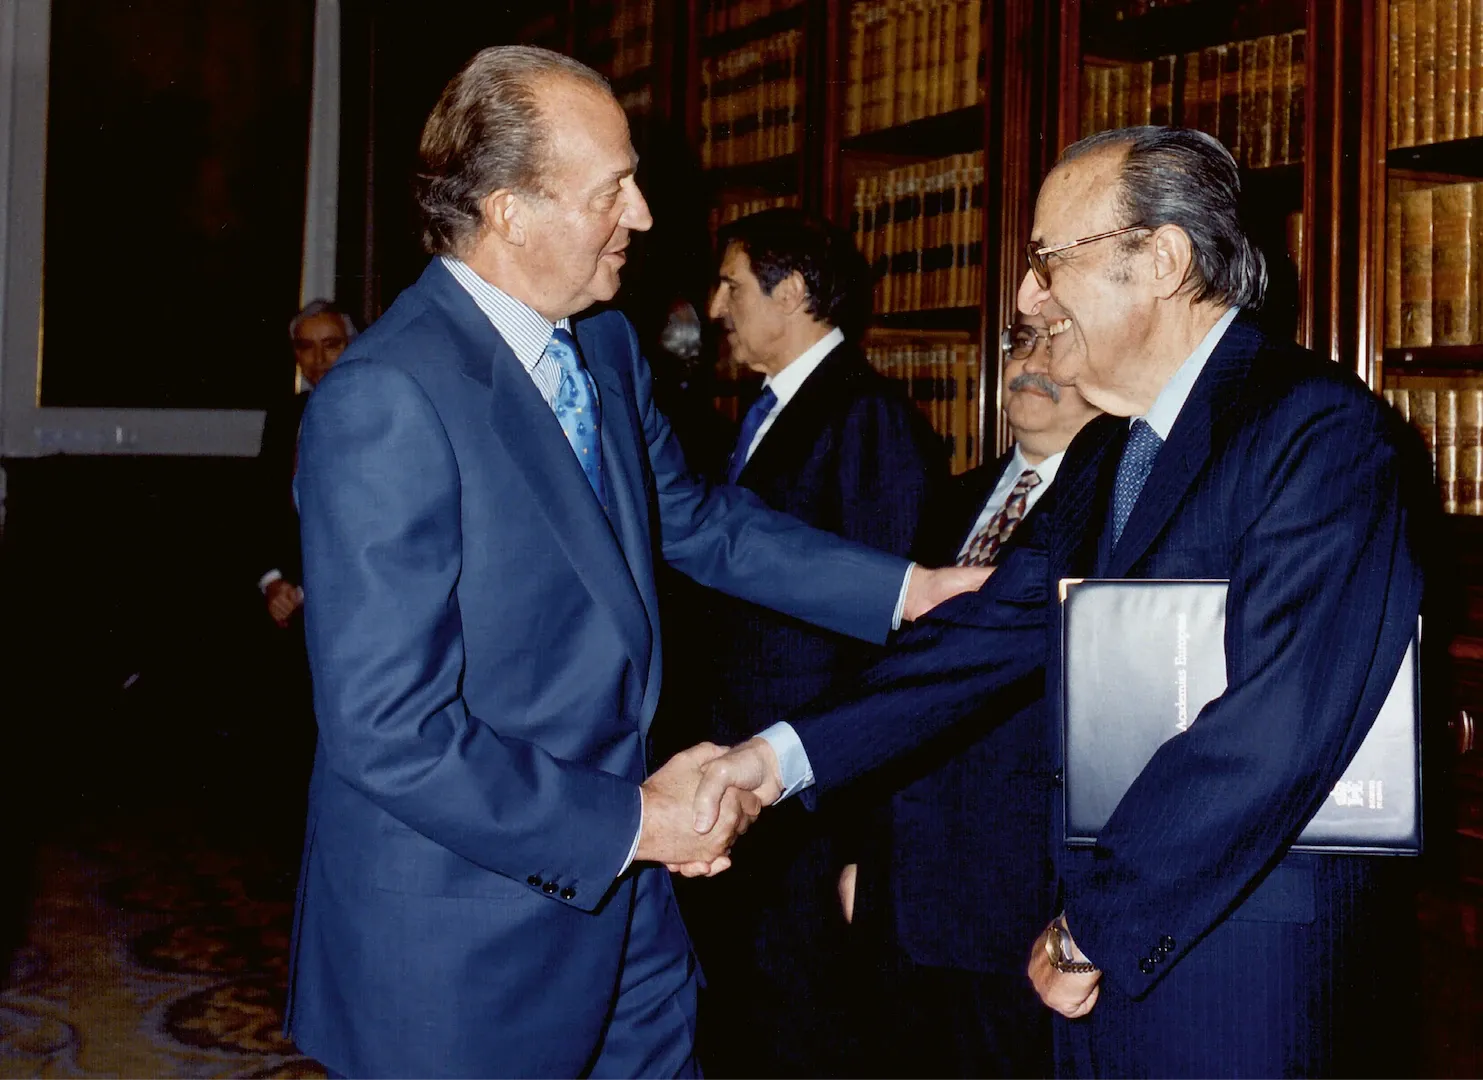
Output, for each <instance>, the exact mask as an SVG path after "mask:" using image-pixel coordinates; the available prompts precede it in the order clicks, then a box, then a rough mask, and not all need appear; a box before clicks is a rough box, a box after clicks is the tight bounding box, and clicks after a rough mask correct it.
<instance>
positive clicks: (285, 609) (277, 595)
mask: <svg viewBox="0 0 1483 1080" xmlns="http://www.w3.org/2000/svg"><path fill="white" fill-rule="evenodd" d="M263 598H264V599H266V600H267V601H268V614H269V615H271V616H272V617H273V621H274V622H275V623H277V624H278V625H279V626H282V627H287V626H288V621H289V620H290V619H292V618H293V616H294V612H296V611H298V610H299V608H301V607H303V606H304V590H303V589H301V588H299V587H298V586H297V585H295V584H293V583H292V582H289V581H285V580H283V578H279V579H278V580H277V581H270V582H268V587H267V588H266V589H264V590H263Z"/></svg>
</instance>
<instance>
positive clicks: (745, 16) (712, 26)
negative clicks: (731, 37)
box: [700, 0, 804, 37]
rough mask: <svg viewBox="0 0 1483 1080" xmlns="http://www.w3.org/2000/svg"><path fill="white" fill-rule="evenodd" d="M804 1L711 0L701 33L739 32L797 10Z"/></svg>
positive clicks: (709, 34)
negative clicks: (772, 17)
mask: <svg viewBox="0 0 1483 1080" xmlns="http://www.w3.org/2000/svg"><path fill="white" fill-rule="evenodd" d="M803 2H804V0H710V2H709V3H707V4H706V5H705V11H704V13H703V14H702V16H701V23H700V26H701V32H702V33H704V34H705V36H706V37H711V36H712V35H714V34H722V33H725V32H726V31H727V30H739V29H741V28H742V27H743V26H747V25H749V24H751V23H754V22H757V21H759V20H761V19H765V18H767V17H768V16H769V15H776V14H777V13H778V12H780V11H787V10H788V9H789V8H796V7H799V6H801V5H802V4H803Z"/></svg>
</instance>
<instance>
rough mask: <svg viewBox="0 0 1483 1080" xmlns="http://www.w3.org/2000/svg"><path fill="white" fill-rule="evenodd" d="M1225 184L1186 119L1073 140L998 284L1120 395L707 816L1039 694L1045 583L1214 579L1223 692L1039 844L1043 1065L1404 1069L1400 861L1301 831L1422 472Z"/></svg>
mask: <svg viewBox="0 0 1483 1080" xmlns="http://www.w3.org/2000/svg"><path fill="white" fill-rule="evenodd" d="M1239 184H1240V182H1239V179H1238V175H1237V171H1236V166H1235V163H1234V162H1233V161H1232V160H1231V157H1230V155H1229V154H1228V153H1227V152H1226V151H1225V149H1224V148H1222V147H1221V146H1220V145H1219V143H1217V142H1216V141H1215V140H1214V139H1212V138H1210V137H1209V136H1207V135H1203V134H1201V133H1199V132H1195V131H1187V130H1181V129H1168V128H1132V129H1126V130H1118V131H1111V132H1106V133H1103V134H1100V135H1096V136H1092V137H1090V138H1088V139H1084V140H1082V141H1081V142H1079V143H1077V144H1075V145H1073V146H1072V147H1070V148H1069V149H1068V150H1067V151H1066V152H1065V153H1064V154H1063V155H1062V158H1061V160H1060V163H1059V164H1058V165H1057V167H1056V168H1055V169H1054V170H1053V171H1052V172H1051V174H1050V175H1049V176H1048V177H1047V179H1046V182H1045V185H1044V187H1043V189H1042V191H1041V193H1040V197H1039V200H1038V202H1037V205H1036V216H1035V233H1034V235H1035V237H1036V239H1035V240H1034V241H1033V242H1032V244H1031V245H1030V248H1029V250H1028V255H1029V260H1030V265H1031V270H1030V273H1028V274H1027V275H1026V277H1025V279H1024V281H1023V283H1022V285H1021V288H1020V293H1019V300H1018V302H1019V306H1020V308H1021V309H1022V310H1024V311H1027V312H1031V313H1039V314H1041V315H1043V316H1044V317H1045V318H1046V320H1047V322H1048V326H1049V332H1050V334H1051V342H1050V350H1049V355H1048V360H1047V365H1046V366H1047V369H1048V372H1049V374H1050V375H1051V377H1052V378H1054V379H1055V380H1056V381H1057V382H1059V383H1062V384H1064V385H1074V386H1075V387H1076V388H1077V389H1078V390H1080V391H1081V393H1082V395H1083V396H1084V397H1085V398H1086V399H1087V401H1088V402H1090V403H1091V404H1093V405H1096V406H1098V407H1100V408H1101V409H1102V410H1103V411H1104V412H1106V413H1108V414H1109V415H1107V416H1105V417H1102V418H1099V419H1096V420H1093V421H1092V422H1091V423H1090V424H1088V425H1087V426H1086V427H1085V428H1084V429H1083V430H1082V432H1081V434H1080V435H1079V436H1077V438H1076V440H1075V441H1074V442H1073V443H1072V445H1071V447H1070V449H1069V450H1068V451H1067V454H1066V458H1065V461H1064V462H1063V463H1062V466H1061V470H1060V474H1059V475H1058V477H1057V479H1056V483H1055V486H1054V487H1053V488H1052V490H1051V492H1050V493H1049V494H1048V495H1047V503H1046V505H1045V506H1044V507H1042V513H1041V515H1039V520H1038V521H1036V522H1032V523H1031V525H1030V526H1029V527H1028V530H1029V531H1028V535H1026V536H1025V537H1024V538H1023V540H1022V542H1021V543H1019V544H1017V545H1016V547H1015V550H1014V551H1012V552H1010V553H1009V554H1008V556H1007V557H1006V558H1005V559H1004V560H1003V562H1001V563H1000V564H999V566H998V567H997V568H996V570H995V572H994V575H993V577H991V578H990V580H989V583H988V584H987V585H986V586H985V587H984V588H983V589H982V590H980V591H979V592H978V593H977V594H976V595H974V596H972V597H964V598H962V599H960V600H957V601H954V602H953V603H950V604H947V605H945V606H944V607H943V608H942V609H941V610H940V611H939V612H937V613H935V614H934V616H933V617H932V618H931V619H929V620H927V621H926V622H924V623H923V624H920V625H918V626H915V627H913V628H912V629H911V630H910V631H908V632H907V633H905V634H903V636H902V640H901V641H900V643H899V645H898V647H897V648H896V649H895V650H894V651H893V653H892V654H891V655H890V656H889V657H888V658H887V659H885V660H883V661H881V662H880V663H879V664H878V665H876V666H875V667H874V668H873V669H872V670H871V671H869V672H867V673H866V674H865V676H864V677H863V678H862V679H861V680H859V684H858V687H854V688H850V689H849V690H847V691H842V692H840V693H839V694H838V695H836V696H834V697H832V698H831V699H830V700H829V701H826V702H821V703H819V704H818V705H817V706H811V707H810V708H809V709H808V710H806V712H805V713H804V714H802V715H800V716H798V717H796V718H795V719H794V721H793V723H792V725H791V726H787V725H780V726H778V727H776V728H774V729H771V730H769V731H768V732H766V733H764V734H765V738H763V739H757V740H753V741H751V742H749V743H747V744H745V746H744V747H743V748H740V749H739V751H738V752H737V753H735V754H734V755H732V756H728V757H723V758H721V759H718V760H717V761H716V762H714V763H712V764H711V765H710V766H709V767H708V771H707V779H706V781H705V783H704V784H703V786H702V788H701V790H700V793H699V795H700V798H699V801H698V807H699V810H700V818H699V820H698V821H697V827H703V826H704V825H705V824H706V823H707V821H708V819H709V816H710V814H709V810H710V807H711V805H712V804H713V802H714V799H715V797H716V795H717V794H718V793H719V790H720V788H721V787H722V785H725V784H731V783H735V784H740V785H742V786H745V787H748V788H753V789H756V790H758V791H759V792H760V793H761V794H763V797H764V801H768V800H770V799H772V798H776V797H778V795H779V794H780V793H782V792H787V791H790V790H800V789H802V788H804V787H806V786H811V787H812V788H813V789H814V790H815V791H816V792H827V791H831V790H833V789H835V788H838V787H840V786H841V785H844V784H846V783H848V782H849V781H850V780H852V779H854V778H856V777H859V776H861V775H864V774H866V773H869V772H872V771H873V770H875V769H877V768H879V767H880V766H882V765H884V764H886V763H887V762H890V761H891V760H892V759H894V758H896V757H899V756H901V755H903V754H905V753H907V752H909V751H910V750H912V749H914V748H915V747H917V746H920V745H922V744H924V743H926V742H928V741H929V740H930V739H932V738H934V737H936V736H938V735H941V734H943V733H945V732H947V731H949V730H950V729H951V728H953V726H954V725H955V724H957V723H959V722H961V721H964V720H968V719H971V718H972V717H974V716H983V715H986V714H985V713H983V712H982V707H983V705H984V704H985V703H989V702H1003V701H1005V700H1010V699H1013V698H1015V697H1017V696H1019V697H1033V696H1036V695H1039V694H1041V693H1044V692H1046V691H1047V690H1048V692H1049V698H1048V700H1049V705H1050V708H1051V709H1052V710H1053V711H1052V714H1051V715H1057V712H1056V711H1055V710H1057V709H1058V703H1057V700H1056V695H1057V687H1058V685H1059V652H1058V650H1059V644H1058V643H1059V634H1058V631H1059V607H1058V605H1057V602H1056V585H1057V582H1058V581H1059V580H1060V579H1062V578H1067V577H1088V576H1096V577H1113V578H1118V577H1128V578H1225V579H1228V580H1229V581H1230V589H1229V593H1228V600H1227V606H1226V620H1225V626H1226V667H1227V680H1228V689H1227V690H1226V692H1225V693H1224V694H1222V695H1221V696H1220V697H1219V698H1217V699H1216V700H1215V701H1213V702H1211V703H1210V704H1209V705H1208V706H1206V708H1205V709H1203V710H1202V711H1201V713H1200V715H1199V717H1198V718H1197V719H1196V720H1195V721H1194V722H1193V723H1192V724H1191V725H1190V727H1189V729H1188V730H1187V731H1185V732H1184V733H1182V734H1180V735H1177V736H1176V737H1174V738H1172V739H1170V740H1168V741H1167V742H1166V743H1164V745H1163V746H1162V747H1161V748H1160V749H1159V751H1158V752H1157V753H1156V754H1155V755H1154V757H1153V759H1152V760H1151V761H1150V762H1149V764H1148V766H1147V767H1146V768H1145V769H1144V771H1143V772H1142V774H1141V775H1140V776H1139V777H1138V779H1137V780H1136V782H1135V783H1134V784H1133V786H1132V788H1131V789H1130V790H1129V791H1128V793H1127V795H1126V796H1125V797H1124V799H1123V800H1122V802H1121V804H1120V805H1119V806H1118V807H1117V809H1116V811H1115V812H1114V814H1113V815H1112V817H1111V819H1110V820H1109V821H1108V823H1107V825H1106V826H1105V828H1104V829H1103V830H1102V832H1101V834H1100V835H1099V837H1098V841H1097V845H1096V847H1095V848H1094V849H1091V850H1085V851H1081V850H1079V851H1077V852H1075V853H1072V852H1067V851H1060V852H1059V866H1058V871H1059V880H1060V905H1059V906H1060V910H1061V912H1062V914H1061V916H1060V917H1059V918H1057V919H1056V920H1055V922H1054V923H1052V925H1051V926H1048V927H1047V928H1046V931H1045V932H1043V933H1042V934H1041V936H1040V938H1039V939H1037V940H1036V941H1034V942H1033V943H1031V942H1026V945H1025V947H1026V955H1027V956H1028V957H1029V958H1030V962H1029V974H1030V977H1031V979H1032V981H1033V982H1034V983H1035V986H1036V988H1037V990H1038V991H1039V993H1040V996H1041V998H1042V1000H1044V1001H1045V1002H1046V1004H1048V1005H1049V1006H1050V1007H1051V1008H1053V1009H1054V1010H1055V1011H1056V1012H1057V1013H1059V1014H1061V1016H1062V1017H1064V1018H1066V1019H1065V1020H1058V1022H1057V1052H1058V1055H1059V1058H1058V1067H1059V1068H1060V1069H1061V1070H1062V1071H1063V1072H1066V1073H1071V1074H1086V1075H1107V1076H1223V1075H1236V1076H1269V1077H1270V1076H1313V1075H1333V1074H1336V1075H1372V1074H1384V1075H1406V1074H1407V1069H1408V1066H1409V1060H1408V1058H1407V1054H1408V1052H1409V1051H1410V1049H1411V1046H1410V1042H1409V1039H1410V1035H1411V1032H1409V1031H1408V1030H1407V1024H1406V1014H1407V1011H1408V1006H1409V1005H1410V1004H1411V998H1412V996H1413V995H1414V993H1415V984H1414V979H1413V978H1411V977H1408V976H1407V974H1406V972H1407V968H1408V965H1407V963H1406V961H1407V959H1408V953H1409V951H1410V950H1411V949H1412V948H1413V945H1412V941H1413V937H1412V934H1413V930H1414V926H1413V924H1414V914H1415V909H1414V904H1413V897H1412V894H1411V892H1410V889H1409V881H1408V878H1409V875H1408V867H1407V866H1406V865H1405V863H1406V860H1395V859H1391V860H1387V859H1385V858H1381V857H1373V856H1358V855H1337V854H1303V853H1294V852H1292V851H1291V850H1290V846H1291V844H1292V843H1293V840H1294V838H1295V837H1296V836H1297V835H1298V833H1299V831H1300V830H1301V829H1302V828H1303V826H1304V825H1305V824H1306V823H1307V821H1308V819H1309V818H1311V817H1312V816H1313V814H1314V812H1315V811H1316V810H1317V809H1318V807H1319V806H1320V805H1321V804H1322V803H1323V801H1324V799H1325V798H1327V797H1328V795H1329V793H1330V791H1331V789H1332V788H1333V785H1334V783H1335V782H1336V781H1337V780H1338V778H1339V776H1340V775H1341V774H1342V771H1343V769H1344V766H1345V764H1346V763H1347V762H1348V761H1349V759H1350V758H1351V757H1352V756H1353V754H1354V752H1355V750H1356V749H1357V747H1358V746H1359V744H1360V742H1361V741H1362V740H1363V738H1364V736H1365V734H1366V733H1367V732H1368V730H1369V728H1370V725H1371V724H1372V723H1373V722H1374V719H1375V716H1376V714H1377V713H1378V711H1379V709H1380V705H1381V703H1382V702H1383V700H1384V699H1385V697H1386V695H1387V693H1388V691H1389V689H1390V686H1391V684H1392V682H1393V680H1394V678H1395V674H1396V671H1397V669H1398V668H1399V666H1400V662H1401V657H1402V655H1403V653H1404V652H1405V650H1406V648H1407V646H1408V644H1409V643H1410V641H1411V639H1412V638H1413V637H1414V635H1415V633H1416V620H1417V616H1418V613H1419V611H1420V608H1421V594H1422V574H1421V569H1420V554H1419V551H1420V539H1419V530H1420V528H1421V526H1422V523H1423V522H1424V520H1425V518H1426V505H1427V502H1428V500H1429V499H1430V498H1431V497H1432V491H1431V490H1430V487H1429V484H1428V483H1427V480H1426V479H1425V477H1426V472H1425V464H1424V462H1422V463H1420V468H1418V467H1417V465H1418V462H1417V460H1416V458H1415V457H1414V456H1413V455H1412V453H1411V451H1410V448H1411V447H1412V446H1413V445H1414V444H1413V443H1412V442H1411V441H1410V440H1409V439H1408V438H1407V435H1406V432H1405V431H1404V430H1403V428H1402V427H1401V425H1400V424H1399V422H1398V420H1397V418H1396V417H1395V416H1394V415H1393V414H1392V413H1391V412H1390V411H1389V410H1387V409H1386V408H1385V407H1384V406H1383V404H1382V403H1381V402H1380V401H1379V400H1378V398H1377V397H1376V396H1375V395H1373V394H1372V393H1370V392H1369V391H1368V389H1367V388H1366V387H1365V386H1364V385H1363V383H1361V382H1360V381H1359V380H1358V379H1356V378H1355V377H1354V376H1353V374H1352V373H1350V372H1348V371H1346V370H1344V369H1342V368H1340V367H1338V366H1337V365H1334V364H1330V363H1327V362H1323V361H1320V360H1318V359H1316V358H1315V357H1313V356H1312V355H1311V354H1310V353H1308V352H1306V351H1305V350H1303V349H1300V348H1297V347H1295V346H1293V345H1291V344H1289V343H1287V342H1282V341H1275V340H1270V339H1267V338H1266V337H1264V336H1263V334H1262V333H1261V331H1260V330H1258V329H1257V328H1256V327H1255V326H1253V325H1252V324H1251V323H1250V322H1247V321H1245V320H1243V319H1242V318H1241V317H1240V316H1241V311H1242V309H1246V308H1251V307H1254V306H1256V305H1257V304H1258V303H1259V302H1260V300H1261V295H1262V291H1263V286H1264V284H1265V273H1264V266H1263V263H1262V261H1261V257H1260V255H1259V254H1258V252H1257V251H1256V249H1255V248H1254V247H1253V246H1252V244H1251V243H1250V242H1249V240H1248V239H1247V237H1246V235H1245V233H1244V231H1243V230H1242V227H1241V224H1240V221H1239V216H1238V213H1237V202H1238V196H1239ZM1130 418H1131V419H1130ZM1002 714H1003V711H1002V710H1001V711H1000V712H999V713H995V714H993V715H1002ZM963 854H964V857H965V858H972V857H974V854H975V853H973V852H964V853H963ZM1048 946H1055V948H1054V949H1050V948H1048Z"/></svg>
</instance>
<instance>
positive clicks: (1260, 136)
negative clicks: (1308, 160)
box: [1249, 35, 1286, 169]
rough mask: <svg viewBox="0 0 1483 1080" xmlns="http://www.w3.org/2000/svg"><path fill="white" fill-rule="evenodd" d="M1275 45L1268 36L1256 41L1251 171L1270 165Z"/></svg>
mask: <svg viewBox="0 0 1483 1080" xmlns="http://www.w3.org/2000/svg"><path fill="white" fill-rule="evenodd" d="M1275 44H1276V42H1275V39H1274V38H1273V37H1271V36H1270V35H1269V36H1267V37H1260V38H1257V40H1256V49H1255V52H1256V95H1255V108H1256V119H1255V121H1254V124H1255V126H1256V143H1255V145H1253V146H1252V148H1251V153H1250V158H1251V160H1250V162H1249V164H1250V165H1251V167H1252V168H1253V169H1266V168H1270V167H1271V165H1272V131H1273V124H1272V57H1273V53H1274V51H1275ZM1283 74H1284V75H1285V74H1286V72H1284V73H1283Z"/></svg>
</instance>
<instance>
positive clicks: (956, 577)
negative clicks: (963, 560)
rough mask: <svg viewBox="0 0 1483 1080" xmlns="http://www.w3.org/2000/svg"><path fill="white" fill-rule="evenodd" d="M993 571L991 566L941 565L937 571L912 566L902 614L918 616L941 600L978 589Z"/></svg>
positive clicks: (906, 617) (907, 617)
mask: <svg viewBox="0 0 1483 1080" xmlns="http://www.w3.org/2000/svg"><path fill="white" fill-rule="evenodd" d="M993 572H994V568H993V567H991V566H944V567H942V568H941V569H938V570H928V569H927V568H926V567H925V566H913V567H912V568H911V582H910V584H908V585H907V587H906V606H905V607H904V608H903V609H902V612H901V614H902V617H903V618H905V619H909V620H913V619H920V618H921V617H922V616H923V615H925V614H927V612H929V611H931V610H932V609H933V608H935V607H936V606H937V605H938V604H940V603H942V602H943V601H944V600H951V599H952V598H953V597H955V596H957V595H958V594H959V593H965V592H973V591H974V590H976V589H978V588H979V587H980V586H981V585H983V583H984V582H985V581H988V580H989V575H990V574H992V573H993Z"/></svg>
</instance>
